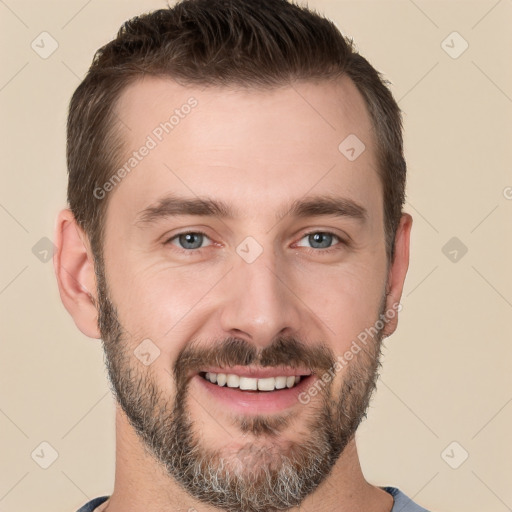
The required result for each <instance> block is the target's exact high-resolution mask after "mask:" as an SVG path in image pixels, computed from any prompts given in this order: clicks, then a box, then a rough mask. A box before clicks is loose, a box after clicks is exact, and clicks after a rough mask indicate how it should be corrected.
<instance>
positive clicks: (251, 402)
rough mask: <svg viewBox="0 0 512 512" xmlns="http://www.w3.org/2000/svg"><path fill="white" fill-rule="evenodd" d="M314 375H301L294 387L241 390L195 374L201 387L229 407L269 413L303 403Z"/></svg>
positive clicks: (237, 409) (249, 412) (256, 412)
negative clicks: (219, 384)
mask: <svg viewBox="0 0 512 512" xmlns="http://www.w3.org/2000/svg"><path fill="white" fill-rule="evenodd" d="M313 379H314V376H313V375H308V376H307V377H301V381H300V382H299V383H298V384H297V385H296V386H294V387H293V388H285V389H278V390H275V391H259V392H258V391H252V392H251V391H241V390H240V389H238V388H229V387H227V386H222V387H221V386H218V385H217V384H212V383H211V382H209V381H207V380H206V379H205V378H203V377H201V375H195V376H194V377H193V379H192V381H196V383H197V385H198V386H199V389H200V390H201V391H205V392H206V393H208V394H209V395H210V396H213V397H214V399H215V400H218V401H219V402H221V403H222V404H223V405H224V406H227V407H229V409H231V410H233V411H236V412H239V413H243V414H253V415H257V414H269V413H274V412H282V411H283V410H285V409H288V408H290V407H293V406H294V405H302V404H301V402H300V401H299V395H300V394H301V393H302V392H304V391H306V390H307V389H309V387H310V386H311V385H312V384H313Z"/></svg>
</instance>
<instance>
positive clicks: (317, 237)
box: [309, 233, 332, 249]
mask: <svg viewBox="0 0 512 512" xmlns="http://www.w3.org/2000/svg"><path fill="white" fill-rule="evenodd" d="M309 243H310V244H311V246H312V247H315V244H320V245H321V247H315V249H325V248H327V247H329V246H330V245H331V244H332V235H330V234H329V233H313V234H312V235H309Z"/></svg>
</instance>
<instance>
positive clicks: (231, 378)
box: [199, 372, 309, 393]
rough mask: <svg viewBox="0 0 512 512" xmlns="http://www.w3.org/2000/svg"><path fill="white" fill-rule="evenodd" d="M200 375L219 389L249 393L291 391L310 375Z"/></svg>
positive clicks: (210, 373)
mask: <svg viewBox="0 0 512 512" xmlns="http://www.w3.org/2000/svg"><path fill="white" fill-rule="evenodd" d="M199 375H200V376H201V377H202V378H203V379H205V380H206V381H208V382H210V383H212V384H215V385H217V386H218V387H228V388H233V389H238V390H240V391H247V392H253V393H254V392H256V393H258V392H267V393H268V392H272V391H278V390H280V389H291V388H294V387H295V386H297V385H298V384H299V383H300V382H301V380H303V379H306V378H308V377H309V375H289V376H284V375H282V376H276V377H265V378H255V377H243V376H239V375H235V374H232V373H213V372H200V373H199Z"/></svg>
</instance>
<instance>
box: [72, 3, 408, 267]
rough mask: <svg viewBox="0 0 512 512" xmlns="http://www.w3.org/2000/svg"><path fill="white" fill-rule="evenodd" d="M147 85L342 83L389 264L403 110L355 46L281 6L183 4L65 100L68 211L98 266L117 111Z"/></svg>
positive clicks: (331, 28)
mask: <svg viewBox="0 0 512 512" xmlns="http://www.w3.org/2000/svg"><path fill="white" fill-rule="evenodd" d="M144 75H152V76H169V77H172V78H174V79H176V80H177V81H179V83H182V84H184V85H186V84H194V85H214V86H231V85H238V86H243V87H254V88H258V87H259V88H268V87H280V86H284V85H286V84H291V83H292V82H293V81H295V80H317V79H335V78H337V77H340V76H342V75H346V76H348V77H349V78H350V79H351V80H352V81H353V82H354V84H355V85H356V87H357V89H358V90H359V92H360V93H361V94H362V96H363V97H364V100H365V102H366V105H367V108H368V111H369V114H370V116H371V119H372V122H373V126H374V131H375V134H376V140H377V148H376V151H377V159H378V169H377V171H378V173H379V176H380V180H381V183H382V187H383V196H384V224H385V226H384V227H385V236H386V251H387V256H388V264H389V262H390V261H392V260H393V257H394V239H395V234H396V229H397V227H398V224H399V222H400V217H401V214H402V206H403V203H404V200H405V180H406V164H405V160H404V157H403V143H402V120H401V113H400V109H399V107H398V105H397V103H396V101H395V100H394V99H393V96H392V94H391V92H390V91H389V89H388V87H387V82H386V81H385V80H383V78H382V77H381V75H380V73H379V72H377V71H376V70H375V69H374V68H373V67H372V66H371V65H370V64H369V63H368V61H367V60H366V59H365V58H364V57H362V56H361V55H359V54H358V53H357V52H356V51H355V49H354V47H353V44H352V41H351V40H348V39H346V38H345V37H344V36H343V35H342V34H341V33H340V31H339V30H338V29H337V27H336V26H335V25H334V24H333V23H332V22H331V21H329V20H327V19H326V18H324V17H322V16H320V15H319V14H317V13H316V12H314V11H312V10H310V9H308V8H305V7H300V6H298V5H296V4H294V3H290V2H288V1H286V0H183V1H180V2H179V3H177V4H175V5H174V6H172V7H169V8H167V9H161V10H157V11H154V12H151V13H149V14H144V15H141V16H137V17H135V18H133V19H131V20H129V21H127V22H126V23H124V25H123V26H122V27H121V29H120V30H119V32H118V34H117V37H116V38H115V39H114V40H113V41H111V42H110V43H108V44H106V45H105V46H103V47H102V48H100V49H99V50H98V51H97V52H96V54H95V56H94V59H93V62H92V65H91V67H90V69H89V71H88V73H87V75H86V77H85V79H84V80H83V81H82V83H81V84H80V85H79V87H78V88H77V89H76V91H75V93H74V94H73V97H72V99H71V103H70V108H69V116H68V127H67V128H68V137H67V163H68V173H69V181H68V202H69V207H70V208H71V210H72V212H73V214H74V216H75V219H76V221H77V223H78V224H79V225H80V226H81V227H82V229H83V230H84V231H85V233H86V234H87V236H88V237H89V240H90V243H91V248H92V251H93V253H94V255H95V257H100V258H101V255H102V239H103V227H104V218H105V212H106V208H107V205H108V198H107V199H105V200H102V199H98V198H97V197H96V196H95V194H94V193H93V192H94V190H95V189H96V188H97V187H100V186H101V185H102V184H103V183H105V182H107V181H108V180H109V179H110V177H111V176H112V175H113V174H114V173H115V171H116V169H117V166H118V165H119V161H120V158H121V151H122V148H123V141H122V137H121V134H122V130H120V129H119V128H120V127H121V126H122V121H121V120H120V119H119V118H118V117H117V115H116V112H115V107H116V102H117V100H118V99H119V97H120V95H121V93H122V92H123V90H124V89H125V88H126V87H127V86H128V85H129V84H131V83H133V82H134V81H135V80H137V79H140V78H141V77H142V76H144ZM340 142H341V141H340Z"/></svg>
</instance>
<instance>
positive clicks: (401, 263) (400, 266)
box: [383, 213, 412, 336]
mask: <svg viewBox="0 0 512 512" xmlns="http://www.w3.org/2000/svg"><path fill="white" fill-rule="evenodd" d="M411 228H412V217H411V215H410V214H408V213H403V214H402V217H401V219H400V224H399V226H398V229H397V231H396V235H395V255H394V258H393V261H392V263H391V265H390V267H389V273H388V281H387V288H386V292H387V301H386V311H394V314H393V315H391V314H389V316H388V318H389V320H388V322H387V323H386V325H385V328H384V331H383V335H384V336H390V335H391V334H393V332H395V330H396V327H397V324H398V310H397V307H398V304H399V303H400V299H401V298H402V291H403V287H404V281H405V276H406V275H407V269H408V268H409V246H410V239H411Z"/></svg>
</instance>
